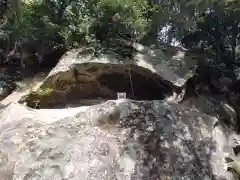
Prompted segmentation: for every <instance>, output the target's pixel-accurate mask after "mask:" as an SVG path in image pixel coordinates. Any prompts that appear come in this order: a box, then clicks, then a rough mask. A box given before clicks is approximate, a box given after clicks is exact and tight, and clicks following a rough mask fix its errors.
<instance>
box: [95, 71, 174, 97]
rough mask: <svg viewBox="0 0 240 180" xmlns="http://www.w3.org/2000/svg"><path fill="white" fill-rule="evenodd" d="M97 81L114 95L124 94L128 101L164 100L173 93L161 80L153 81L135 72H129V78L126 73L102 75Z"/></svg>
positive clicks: (150, 77) (151, 77)
mask: <svg viewBox="0 0 240 180" xmlns="http://www.w3.org/2000/svg"><path fill="white" fill-rule="evenodd" d="M98 80H99V82H100V84H101V85H104V86H105V87H107V88H109V89H111V90H113V91H115V92H116V93H117V92H125V93H126V94H127V98H128V99H135V100H164V98H165V97H166V96H168V95H169V94H172V92H173V89H172V88H171V87H170V86H168V85H166V84H164V83H162V81H163V80H162V79H160V78H158V79H155V80H154V78H153V76H144V75H142V74H140V73H137V72H135V71H132V72H131V78H130V76H129V74H128V73H120V72H112V73H104V74H102V75H101V76H100V77H99V78H98ZM131 81H132V86H131ZM132 91H133V92H132Z"/></svg>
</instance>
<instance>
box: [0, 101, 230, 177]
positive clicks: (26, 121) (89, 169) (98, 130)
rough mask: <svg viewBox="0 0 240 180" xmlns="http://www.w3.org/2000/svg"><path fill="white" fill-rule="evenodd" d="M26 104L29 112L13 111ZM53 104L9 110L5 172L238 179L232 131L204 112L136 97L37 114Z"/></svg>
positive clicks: (0, 161) (1, 138)
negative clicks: (229, 148)
mask: <svg viewBox="0 0 240 180" xmlns="http://www.w3.org/2000/svg"><path fill="white" fill-rule="evenodd" d="M16 106H18V107H16ZM21 108H22V109H25V113H21V114H18V115H17V116H15V117H13V116H14V114H16V111H17V110H19V109H21ZM70 110H71V108H70ZM46 111H47V110H45V109H40V110H34V111H33V110H31V109H27V108H26V107H24V106H23V105H19V104H10V105H9V106H6V107H4V108H3V109H2V111H1V114H0V119H1V120H2V119H4V121H1V124H0V172H1V178H2V179H11V180H25V179H27V180H33V179H52V180H58V179H68V180H75V179H82V180H89V179H91V180H97V179H101V180H107V179H109V180H110V179H111V180H112V179H116V180H146V179H149V180H158V179H159V180H162V179H176V180H178V179H186V180H188V179H189V180H193V179H199V180H205V179H206V180H207V179H225V180H227V179H232V178H231V176H230V174H229V173H228V172H226V171H225V170H224V167H223V165H224V163H223V160H222V157H221V155H222V153H223V149H224V145H222V144H221V143H223V140H224V135H223V133H221V130H220V129H216V128H215V129H214V127H213V125H214V123H215V119H214V118H212V117H210V116H207V115H204V114H202V113H201V114H200V113H198V112H196V111H193V110H189V109H186V108H182V107H181V106H180V105H177V104H167V103H166V102H164V101H141V102H139V101H138V102H137V101H130V100H125V101H124V102H119V101H107V102H105V103H103V104H99V105H94V106H90V107H89V108H86V109H85V110H84V111H81V112H79V113H77V114H76V113H75V115H72V116H67V117H66V118H63V119H60V120H58V121H55V122H50V123H49V122H48V123H47V121H49V119H51V116H52V115H54V114H55V115H57V114H58V110H56V109H51V110H48V113H49V116H48V118H46V117H43V116H42V118H41V117H40V116H39V115H37V114H44V113H46ZM60 111H62V110H60ZM14 112H15V113H14ZM9 114H11V115H12V116H9ZM34 115H35V116H34ZM6 117H7V118H6ZM34 117H36V118H39V119H41V121H40V120H36V119H35V118H34ZM223 144H224V143H223Z"/></svg>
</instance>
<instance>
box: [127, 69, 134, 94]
mask: <svg viewBox="0 0 240 180" xmlns="http://www.w3.org/2000/svg"><path fill="white" fill-rule="evenodd" d="M128 74H129V79H130V85H131V89H132V96H133V99H135V95H134V91H133V83H132V76H131V69H130V65H129V66H128Z"/></svg>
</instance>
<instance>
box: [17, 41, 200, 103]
mask: <svg viewBox="0 0 240 180" xmlns="http://www.w3.org/2000/svg"><path fill="white" fill-rule="evenodd" d="M135 46H136V47H135V48H136V53H135V54H134V56H133V59H118V58H117V57H116V56H115V55H113V54H111V53H109V54H101V55H100V56H99V57H96V56H93V55H92V53H93V52H92V51H93V50H92V49H91V48H89V49H86V48H81V49H74V50H71V51H69V52H67V53H66V54H65V55H64V56H63V57H62V58H61V59H60V61H59V63H58V64H57V66H56V67H55V68H54V69H53V70H52V71H51V72H50V74H49V76H48V77H47V78H46V79H45V81H44V82H43V84H42V85H41V86H40V88H39V89H41V90H45V89H51V90H52V93H51V95H50V96H44V97H42V96H41V97H39V95H36V93H35V94H30V95H28V96H27V97H24V98H22V100H21V101H20V102H27V103H28V104H29V105H30V106H31V107H35V106H38V107H41V108H44V107H48V108H49V107H52V106H54V105H55V104H59V103H66V101H73V100H75V101H76V100H83V99H96V98H102V99H116V98H117V92H126V93H127V97H128V98H131V99H136V100H154V99H160V100H161V99H164V98H165V97H167V96H169V95H171V94H172V93H173V92H174V91H175V90H176V89H177V87H178V86H179V87H181V86H183V85H184V83H185V82H186V80H187V79H188V78H190V77H191V76H192V73H193V72H194V70H195V66H196V64H195V63H196V61H195V60H194V58H192V56H190V55H188V53H187V51H186V50H183V49H178V48H173V47H172V48H168V49H164V48H163V47H162V49H160V48H158V49H149V48H147V47H144V46H142V45H139V44H136V45H135ZM36 101H37V103H36Z"/></svg>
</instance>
